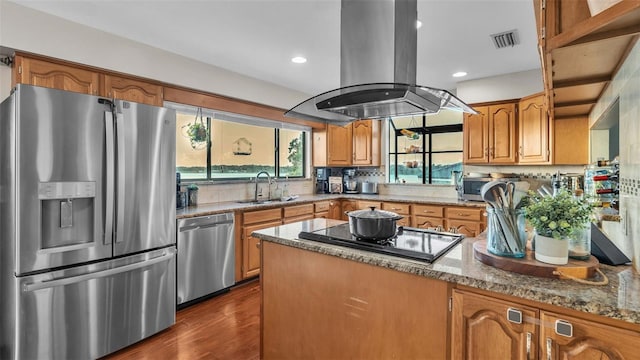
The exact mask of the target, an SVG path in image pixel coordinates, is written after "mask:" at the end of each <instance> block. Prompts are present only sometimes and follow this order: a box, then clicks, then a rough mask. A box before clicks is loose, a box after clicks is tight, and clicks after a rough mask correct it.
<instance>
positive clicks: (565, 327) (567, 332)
mask: <svg viewBox="0 0 640 360" xmlns="http://www.w3.org/2000/svg"><path fill="white" fill-rule="evenodd" d="M554 327H555V330H556V334H558V335H562V336H566V337H573V325H571V323H570V322H568V321H564V320H556V323H555V326H554Z"/></svg>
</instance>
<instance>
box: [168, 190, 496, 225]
mask: <svg viewBox="0 0 640 360" xmlns="http://www.w3.org/2000/svg"><path fill="white" fill-rule="evenodd" d="M332 199H351V200H370V201H389V202H402V203H411V204H433V205H447V206H471V207H482V208H484V207H485V206H486V204H485V203H484V202H476V201H460V200H458V199H456V198H444V197H426V196H406V195H365V194H313V195H300V196H298V197H297V198H296V199H293V200H289V201H272V202H268V203H264V204H251V203H240V202H236V201H228V202H218V203H211V204H199V205H197V206H189V207H187V208H184V209H178V210H176V218H178V219H182V218H190V217H196V216H206V215H214V214H220V213H225V212H231V211H252V210H262V209H272V208H277V207H282V206H291V205H301V204H306V203H311V202H316V201H322V200H332Z"/></svg>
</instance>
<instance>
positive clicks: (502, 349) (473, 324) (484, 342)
mask: <svg viewBox="0 0 640 360" xmlns="http://www.w3.org/2000/svg"><path fill="white" fill-rule="evenodd" d="M451 317H452V318H451V330H452V333H451V355H452V356H451V357H452V359H454V360H456V359H465V360H481V359H486V360H490V359H512V360H529V359H536V358H537V343H538V334H537V326H536V324H535V322H533V321H531V320H534V319H536V318H538V311H537V310H536V309H534V308H529V307H524V306H520V305H516V304H511V303H508V302H505V301H501V300H497V299H495V298H491V297H486V296H482V295H476V294H472V293H466V292H461V291H458V290H454V291H453V309H452V314H451Z"/></svg>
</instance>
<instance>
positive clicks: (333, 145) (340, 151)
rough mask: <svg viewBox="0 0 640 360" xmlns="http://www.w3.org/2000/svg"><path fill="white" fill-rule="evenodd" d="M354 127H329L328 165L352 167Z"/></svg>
mask: <svg viewBox="0 0 640 360" xmlns="http://www.w3.org/2000/svg"><path fill="white" fill-rule="evenodd" d="M351 129H352V127H351V125H347V126H345V127H342V126H336V125H327V165H328V166H349V165H351V158H352V154H351V143H352V136H351V134H352V131H351Z"/></svg>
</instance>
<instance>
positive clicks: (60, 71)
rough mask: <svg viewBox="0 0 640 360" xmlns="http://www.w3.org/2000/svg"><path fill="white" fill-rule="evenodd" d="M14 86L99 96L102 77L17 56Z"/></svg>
mask: <svg viewBox="0 0 640 360" xmlns="http://www.w3.org/2000/svg"><path fill="white" fill-rule="evenodd" d="M12 82H13V85H14V86H15V85H16V84H18V83H19V84H28V85H35V86H42V87H47V88H52V89H60V90H66V91H73V92H77V93H83V94H90V95H99V89H100V75H99V74H98V73H97V72H95V71H90V70H86V69H82V68H77V67H74V66H72V65H65V64H58V63H52V62H48V61H44V60H40V59H33V58H29V57H24V56H21V55H16V57H15V64H14V68H13V80H12Z"/></svg>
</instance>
